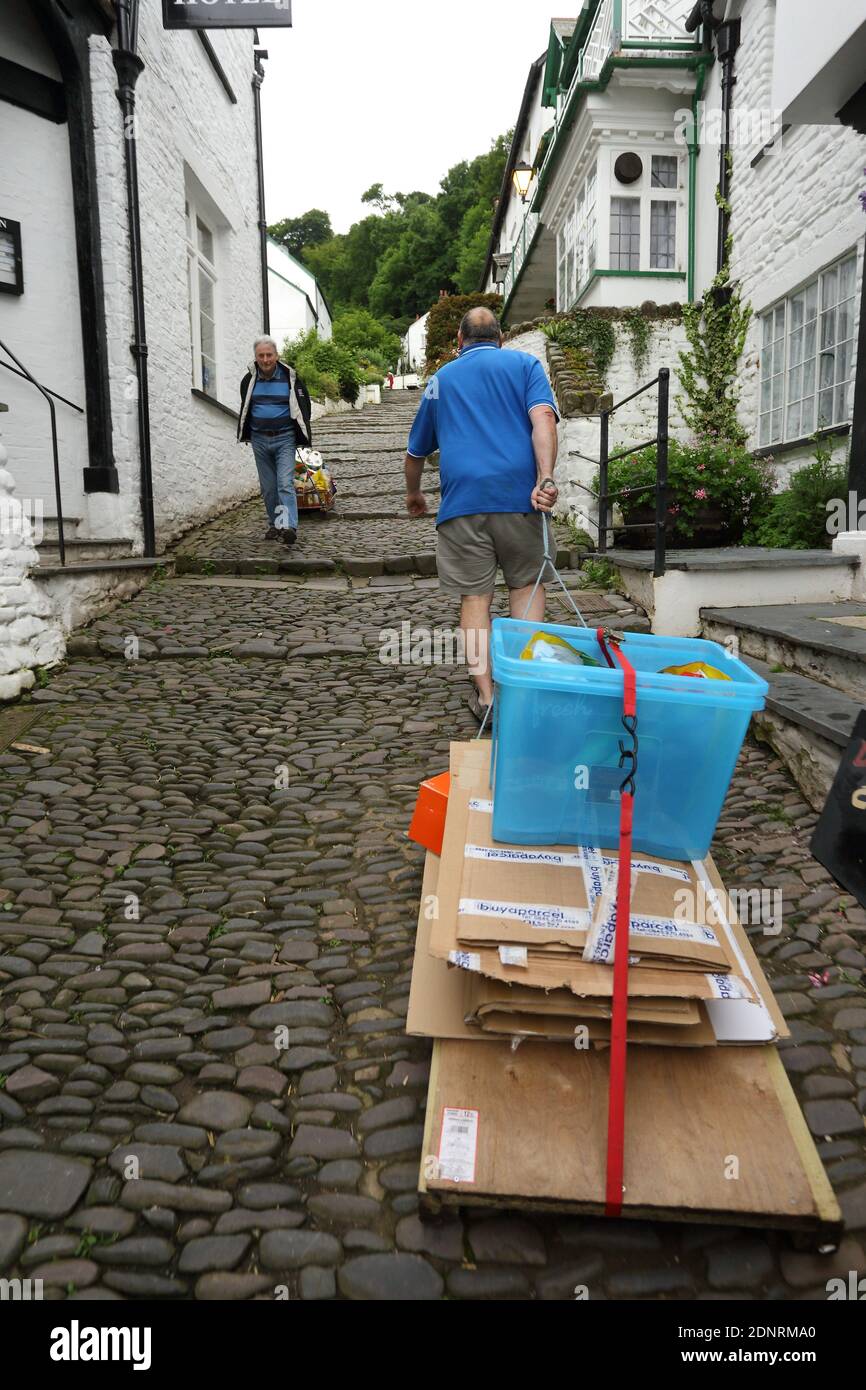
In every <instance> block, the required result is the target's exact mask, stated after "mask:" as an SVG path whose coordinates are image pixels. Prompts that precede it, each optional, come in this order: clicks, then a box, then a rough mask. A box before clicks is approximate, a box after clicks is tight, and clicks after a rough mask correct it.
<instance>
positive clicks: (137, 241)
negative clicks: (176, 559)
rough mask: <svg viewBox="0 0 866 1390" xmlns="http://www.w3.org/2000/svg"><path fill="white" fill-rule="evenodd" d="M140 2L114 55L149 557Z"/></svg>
mask: <svg viewBox="0 0 866 1390" xmlns="http://www.w3.org/2000/svg"><path fill="white" fill-rule="evenodd" d="M137 36H138V0H117V47H116V48H113V49H112V50H111V57H112V60H113V62H114V67H115V71H116V72H117V80H118V86H117V99H118V101H119V102H120V109H121V111H122V113H123V136H124V140H123V151H124V163H125V165H126V207H127V216H128V219H129V256H130V262H131V267H132V321H133V337H132V342H131V343H130V351H131V352H132V355H133V357H134V358H135V373H136V376H137V378H138V448H139V456H140V460H141V519H142V529H143V533H144V553H145V555H147V556H153V555H155V554H156V530H155V527H154V520H153V469H152V466H151V456H150V395H149V391H148V382H147V334H146V330H145V318H144V272H143V269H142V261H141V218H140V215H139V197H138V151H137V145H136V135H135V84H136V82H137V81H138V78H139V76H140V75H141V73H142V72H143V71H144V63H143V62H142V61H141V59H140V58H139V56H138V54H137V53H136V51H135V49H136V42H137Z"/></svg>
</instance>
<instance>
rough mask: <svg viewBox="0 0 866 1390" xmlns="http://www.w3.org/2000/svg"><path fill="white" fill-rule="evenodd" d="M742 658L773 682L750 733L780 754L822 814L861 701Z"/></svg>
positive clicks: (808, 798) (802, 678) (801, 677)
mask: <svg viewBox="0 0 866 1390" xmlns="http://www.w3.org/2000/svg"><path fill="white" fill-rule="evenodd" d="M741 659H742V660H743V661H744V662H745V664H746V665H747V666H749V667H750V668H751V669H752V670H753V671H754V672H756V674H757V675H759V676H762V677H763V679H764V680H765V681H767V683H768V684H769V687H770V689H769V692H768V695H767V702H766V708H765V709H764V710H763V711H762V712H761V713H760V714H756V715H755V716H754V717H753V720H752V730H753V732H754V733H755V734H756V736H757V737H758V738H760V739H761V740H762V741H763V742H765V743H769V744H770V746H771V747H772V748H773V749H774V750H775V752H776V753H778V755H779V757H780V758H781V759H782V761H783V762H784V763H785V765H786V766H787V768H788V769H789V771H790V772H791V775H792V776H793V778H794V780H795V781H796V782H797V784H798V786H799V787H800V789H801V791H802V792H803V794H804V795H805V797H806V799H807V801H808V802H809V803H810V805H811V806H812V807H814V809H815V810H820V809H821V807H822V806H823V805H824V802H825V800H826V798H827V793H828V792H829V790H830V786H831V784H832V781H833V778H834V777H835V775H836V768H837V767H838V765H839V760H840V758H841V756H842V751H843V749H844V748H845V746H846V745H847V743H848V740H849V738H850V737H851V730H852V729H853V727H854V720H855V719H856V718H857V715H858V714H859V712H860V709H861V701H859V700H855V699H854V698H853V697H852V696H850V695H847V694H846V693H845V692H844V691H840V690H833V689H831V688H830V687H829V686H826V685H824V684H822V683H821V682H820V681H816V680H811V679H810V678H809V677H808V676H801V675H799V674H798V673H797V672H795V671H774V670H773V668H772V667H771V666H769V665H768V664H767V663H766V662H765V661H761V660H759V659H758V658H757V657H750V656H742V652H741Z"/></svg>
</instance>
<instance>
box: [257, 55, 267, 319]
mask: <svg viewBox="0 0 866 1390" xmlns="http://www.w3.org/2000/svg"><path fill="white" fill-rule="evenodd" d="M255 55H256V61H255V72H254V73H253V103H254V105H255V112H256V168H257V171H258V178H259V243H260V247H261V258H262V330H263V332H265V333H270V331H271V296H270V292H269V289H268V224H267V221H266V220H265V157H264V150H263V147H262V83H263V82H264V80H265V70H264V68H263V67H262V59H263V58H267V56H268V53H267V49H265V48H257V49H256V50H255Z"/></svg>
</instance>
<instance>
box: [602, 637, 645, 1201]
mask: <svg viewBox="0 0 866 1390" xmlns="http://www.w3.org/2000/svg"><path fill="white" fill-rule="evenodd" d="M596 636H597V638H598V644H599V646H600V647H601V650H602V652H603V654H604V658H605V660H606V661H607V664H608V666H613V665H614V662H613V658H612V657H611V654H610V651H609V650H608V646H607V643H608V642H610V645H611V647H612V649H613V654H614V656H615V657H616V659H617V661H618V662H619V665H620V666H621V667H622V674H623V701H622V703H623V720H622V722H623V725H624V727H625V730H626V732H627V733H628V734H629V735H630V737H631V739H632V743H633V747H632V748H631V749H626V748H624V747H623V745H622V743H620V745H619V747H620V754H621V756H620V767H622V766H623V765H624V764H625V762H626V761H627V760H628V761H629V762H630V768H629V772H628V774H627V776H626V777H625V779H624V781H623V784H622V787H621V789H620V806H619V868H618V879H617V889H616V933H615V936H614V957H613V1016H612V1020H611V1032H610V1083H609V1090H608V1111H607V1189H606V1193H605V1209H604V1214H605V1216H621V1215H622V1193H623V1186H622V1178H623V1156H624V1148H625V1063H626V1035H627V1019H628V934H629V919H630V915H631V836H632V820H633V814H634V774H635V771H636V768H637V680H636V677H635V672H634V667H633V666H632V665H631V662H630V661H629V660H628V658H627V657H625V656H623V654H622V652H621V651H620V649H619V646H618V644H617V641H616V639H615V638H613V637H612V636H611V635H610V634H609V633H608V634H607V641H606V640H605V632H604V629H603V628H598V629H597V631H596Z"/></svg>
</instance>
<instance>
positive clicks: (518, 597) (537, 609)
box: [508, 584, 545, 623]
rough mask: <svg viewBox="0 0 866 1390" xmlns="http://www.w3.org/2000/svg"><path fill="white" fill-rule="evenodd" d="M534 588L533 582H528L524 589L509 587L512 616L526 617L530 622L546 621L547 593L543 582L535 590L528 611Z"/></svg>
mask: <svg viewBox="0 0 866 1390" xmlns="http://www.w3.org/2000/svg"><path fill="white" fill-rule="evenodd" d="M533 588H535V586H534V585H533V584H526V585H524V587H523V588H522V589H509V591H508V602H509V605H510V609H511V616H512V618H526V620H527V622H530V623H543V622H544V597H545V595H544V585H543V584H539V586H538V588H537V589H536V590H535V597H534V598H533V600H532V604H531V607H530V609H529V612H527V611H526V605H527V603H529V595H530V594H531V593H532V590H533Z"/></svg>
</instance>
